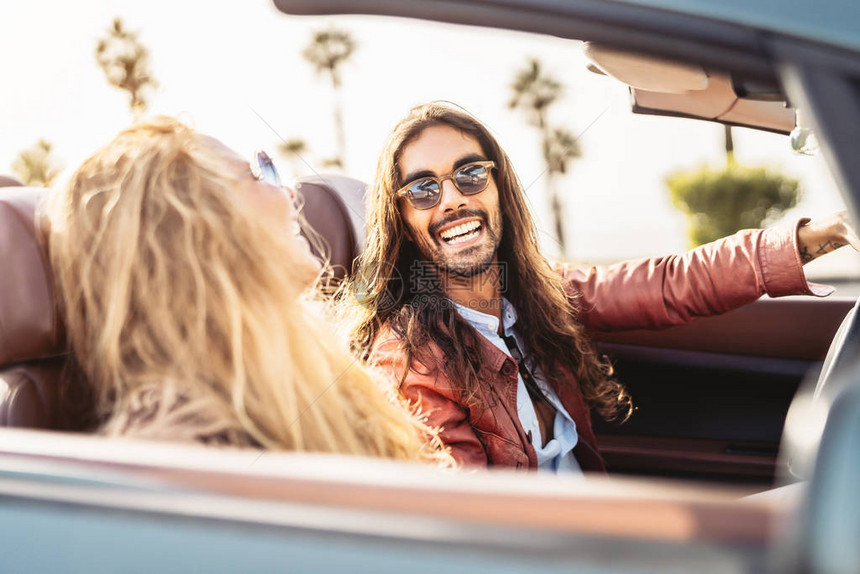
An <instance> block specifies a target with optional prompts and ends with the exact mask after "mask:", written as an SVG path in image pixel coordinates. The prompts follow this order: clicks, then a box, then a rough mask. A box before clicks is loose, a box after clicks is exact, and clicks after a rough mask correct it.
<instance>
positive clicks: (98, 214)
mask: <svg viewBox="0 0 860 574" xmlns="http://www.w3.org/2000/svg"><path fill="white" fill-rule="evenodd" d="M201 137H204V136H201V135H199V134H197V133H195V132H194V131H193V130H192V129H190V128H188V127H186V126H185V125H183V124H181V123H180V122H178V121H176V120H174V119H170V118H164V117H161V118H155V119H152V120H149V121H146V122H144V123H140V124H138V125H135V126H133V127H131V128H129V129H127V130H125V131H123V132H121V133H120V134H119V135H118V136H117V137H116V138H115V139H114V140H113V141H112V142H111V143H110V144H109V145H107V146H106V147H104V148H103V149H101V150H100V151H98V152H97V153H96V154H95V155H93V156H92V157H90V158H89V159H87V160H86V161H85V162H84V163H83V165H81V167H80V168H79V169H78V170H77V172H76V173H75V174H74V175H73V176H72V179H71V181H70V183H69V184H68V186H67V187H66V188H65V190H64V191H63V192H60V193H58V194H57V196H56V198H55V200H54V202H53V205H52V206H51V209H50V223H51V225H50V235H49V246H50V257H51V265H52V267H53V271H54V275H55V279H56V282H57V289H58V293H59V296H60V302H61V306H62V307H63V310H64V316H65V321H66V327H67V334H68V339H69V342H70V346H71V349H72V351H73V352H74V354H75V357H76V360H77V362H78V363H79V365H80V369H81V371H82V374H83V375H84V377H85V379H86V380H87V381H88V384H89V385H90V389H91V391H92V395H93V397H92V398H93V405H94V410H95V417H96V420H97V421H98V424H99V425H100V427H101V429H102V431H103V432H106V433H108V434H132V435H136V436H142V437H150V438H165V439H176V440H198V441H204V442H216V443H221V444H229V445H239V446H249V445H253V446H259V447H263V448H268V449H282V450H300V451H320V452H331V453H343V454H356V455H370V456H380V457H388V458H395V459H412V460H433V461H437V462H442V463H447V462H450V458H449V455H448V454H447V452H445V451H444V450H443V448H442V447H441V443H440V442H439V441H438V438H437V437H436V435H435V433H434V432H432V431H431V430H430V429H428V428H427V427H426V426H425V425H424V424H423V422H422V421H421V420H419V419H418V418H416V416H414V415H413V414H412V413H410V412H409V411H408V409H407V408H406V407H405V406H404V405H403V404H402V403H400V402H399V400H398V399H397V398H395V397H396V392H395V391H394V390H393V389H383V388H380V386H379V385H378V383H377V380H378V379H377V378H376V377H374V375H373V372H372V371H370V370H369V369H368V368H367V367H366V366H364V365H363V364H361V363H359V362H356V361H355V360H354V358H353V357H352V356H351V355H350V353H349V351H348V348H347V344H346V341H345V339H342V338H341V337H340V336H339V335H338V333H337V329H336V328H335V327H334V325H333V323H332V322H331V320H330V319H329V318H328V315H327V312H326V309H325V308H324V306H323V303H321V302H319V301H318V300H317V299H316V298H314V297H309V296H307V295H305V294H304V293H303V292H306V291H307V289H306V288H307V280H302V279H301V278H299V277H297V273H296V271H295V270H296V269H298V268H300V267H301V266H302V264H303V263H302V258H305V259H304V266H305V268H307V260H306V258H307V256H308V255H307V253H300V252H299V250H298V249H297V248H296V244H295V242H294V241H290V238H289V237H288V234H287V233H285V234H282V235H283V236H281V235H278V234H276V233H275V232H273V231H272V230H271V229H270V228H269V227H267V226H265V225H263V224H261V222H260V221H259V216H258V215H257V214H255V213H254V212H253V211H252V209H251V208H249V207H248V206H247V205H246V202H243V197H242V193H241V190H240V189H239V187H238V179H237V177H238V176H237V175H236V174H235V173H231V170H230V169H229V166H226V165H225V162H224V160H223V158H222V157H218V154H216V153H214V152H212V150H211V149H207V148H206V146H201V145H199V144H200V138H201ZM233 171H235V170H233Z"/></svg>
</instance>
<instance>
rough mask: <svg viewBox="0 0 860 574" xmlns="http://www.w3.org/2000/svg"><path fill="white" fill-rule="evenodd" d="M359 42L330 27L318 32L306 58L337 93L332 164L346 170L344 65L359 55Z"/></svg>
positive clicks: (313, 38) (306, 50)
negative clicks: (334, 145)
mask: <svg viewBox="0 0 860 574" xmlns="http://www.w3.org/2000/svg"><path fill="white" fill-rule="evenodd" d="M355 46H356V45H355V40H354V39H353V38H352V36H351V35H350V33H349V32H346V31H344V30H338V29H336V28H329V29H327V30H319V31H317V32H315V33H314V35H313V37H312V39H311V43H310V44H309V45H308V47H307V48H305V50H304V52H302V55H303V56H304V58H305V60H307V61H308V62H310V63H311V65H313V66H314V71H315V72H316V73H317V74H327V75H328V76H329V79H331V85H332V89H333V90H334V129H335V138H336V139H337V156H336V157H334V158H332V160H331V161H332V163H333V164H335V165H339V166H340V167H343V166H344V165H345V163H346V136H345V134H344V129H343V110H342V105H341V101H340V88H341V75H340V71H341V66H342V65H343V63H344V62H346V61H347V60H348V59H349V58H350V56H352V54H353V52H355Z"/></svg>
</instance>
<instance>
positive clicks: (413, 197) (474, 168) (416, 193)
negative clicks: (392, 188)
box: [395, 161, 496, 209]
mask: <svg viewBox="0 0 860 574" xmlns="http://www.w3.org/2000/svg"><path fill="white" fill-rule="evenodd" d="M495 167H496V163H495V162H493V161H475V162H472V163H467V164H466V165H464V166H462V167H458V168H457V169H455V170H454V171H453V172H452V173H449V174H448V175H442V176H439V177H422V178H421V179H416V180H415V181H413V182H410V183H408V184H407V185H405V186H403V187H402V188H400V189H399V190H397V193H396V194H395V196H396V197H406V198H407V199H409V203H411V204H412V207H414V208H415V209H430V208H433V207H436V206H437V205H438V204H439V201H440V200H441V199H442V182H444V181H445V180H446V179H450V180H451V181H452V182H453V183H454V187H456V188H457V189H458V190H459V191H460V193H462V194H463V195H475V194H476V193H481V192H482V191H484V190H485V189H487V185H488V184H489V183H490V170H491V169H493V168H495Z"/></svg>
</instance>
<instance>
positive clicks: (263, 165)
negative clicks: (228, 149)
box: [249, 150, 300, 209]
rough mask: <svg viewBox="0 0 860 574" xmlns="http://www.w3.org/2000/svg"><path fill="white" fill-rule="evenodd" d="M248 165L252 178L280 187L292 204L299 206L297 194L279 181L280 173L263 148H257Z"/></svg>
mask: <svg viewBox="0 0 860 574" xmlns="http://www.w3.org/2000/svg"><path fill="white" fill-rule="evenodd" d="M249 165H250V166H251V175H252V176H254V179H256V180H257V181H262V182H263V183H268V184H269V185H272V186H275V187H277V188H280V189H282V190H283V191H284V193H286V194H287V195H288V196H289V197H290V199H291V200H292V202H293V206H294V207H295V208H297V209H298V208H299V207H300V203H299V198H298V194H297V193H296V192H295V191H294V190H292V189H290V188H289V187H287V186H286V185H284V184H283V183H281V174H279V173H278V168H276V167H275V162H274V161H272V158H271V156H270V155H269V154H267V153H266V152H264V151H263V150H257V151H256V152H255V153H254V157H253V158H252V159H251V161H250V162H249Z"/></svg>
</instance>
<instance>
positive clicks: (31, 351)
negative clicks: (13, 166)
mask: <svg viewBox="0 0 860 574" xmlns="http://www.w3.org/2000/svg"><path fill="white" fill-rule="evenodd" d="M46 193H47V192H46V190H44V189H36V188H27V187H6V188H2V189H0V427H10V426H12V427H30V428H42V429H58V428H60V427H62V426H65V425H63V424H62V423H61V422H60V421H61V419H62V418H63V417H61V416H60V415H61V413H60V412H59V409H58V404H59V397H60V394H61V392H62V385H61V384H60V381H61V380H62V378H63V376H64V367H65V363H66V359H67V355H66V352H65V344H64V335H63V330H62V327H61V324H60V319H59V317H58V309H57V305H56V300H55V297H54V292H53V288H52V285H51V280H50V266H49V263H48V259H47V255H46V253H45V251H44V249H43V248H42V245H41V243H40V241H39V237H38V232H37V227H38V225H37V223H36V217H37V215H36V214H37V206H38V205H39V203H40V201H41V200H42V198H43V197H44V196H45V194H46Z"/></svg>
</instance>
